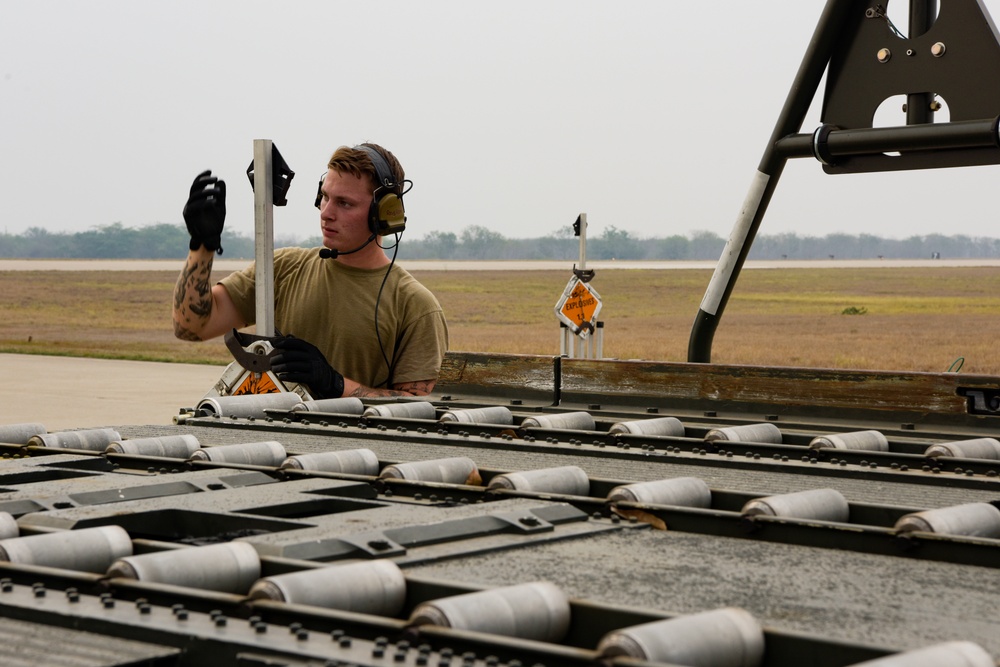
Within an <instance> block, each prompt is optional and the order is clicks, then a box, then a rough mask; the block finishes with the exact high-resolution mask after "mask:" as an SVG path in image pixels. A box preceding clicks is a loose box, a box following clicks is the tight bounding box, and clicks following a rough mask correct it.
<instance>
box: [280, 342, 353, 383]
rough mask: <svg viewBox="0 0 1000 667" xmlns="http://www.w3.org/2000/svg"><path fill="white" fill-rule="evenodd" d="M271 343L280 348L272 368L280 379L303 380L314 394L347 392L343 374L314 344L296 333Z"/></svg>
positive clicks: (287, 380)
mask: <svg viewBox="0 0 1000 667" xmlns="http://www.w3.org/2000/svg"><path fill="white" fill-rule="evenodd" d="M271 344H272V345H273V346H274V349H276V350H278V352H277V354H275V355H274V356H273V357H271V370H272V371H274V373H275V375H277V376H278V379H279V380H281V381H282V382H297V383H298V384H304V385H306V386H307V387H309V393H310V394H312V395H313V396H314V397H315V398H340V397H341V396H343V395H344V376H343V375H341V374H340V373H338V372H337V371H335V370H333V367H331V366H330V364H329V363H328V362H327V360H326V357H324V356H323V353H322V352H320V351H319V348H317V347H316V346H315V345H313V344H312V343H308V342H306V341H304V340H302V339H301V338H295V337H293V336H286V337H283V338H276V339H274V340H273V341H272V343H271Z"/></svg>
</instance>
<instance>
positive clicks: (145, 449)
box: [104, 434, 201, 459]
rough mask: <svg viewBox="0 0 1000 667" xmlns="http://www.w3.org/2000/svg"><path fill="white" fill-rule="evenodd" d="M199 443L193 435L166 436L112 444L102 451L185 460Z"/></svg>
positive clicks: (195, 449)
mask: <svg viewBox="0 0 1000 667" xmlns="http://www.w3.org/2000/svg"><path fill="white" fill-rule="evenodd" d="M199 447H201V443H200V442H198V438H196V437H195V436H193V435H187V434H185V435H168V436H164V437H162V438H135V439H132V440H122V441H121V442H112V443H111V444H110V445H108V447H107V449H105V450H104V451H105V452H107V453H115V454H136V455H138V456H162V457H164V458H168V459H187V458H189V457H190V456H191V455H192V454H194V453H195V452H196V451H197V450H198V448H199Z"/></svg>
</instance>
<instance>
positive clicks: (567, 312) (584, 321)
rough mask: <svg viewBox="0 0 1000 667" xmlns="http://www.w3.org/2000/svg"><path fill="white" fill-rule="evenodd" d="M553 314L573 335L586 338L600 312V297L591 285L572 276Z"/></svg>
mask: <svg viewBox="0 0 1000 667" xmlns="http://www.w3.org/2000/svg"><path fill="white" fill-rule="evenodd" d="M555 312H556V317H558V318H559V320H560V321H562V322H564V323H565V324H566V326H568V327H570V329H572V330H573V333H575V334H576V335H577V336H579V337H580V338H586V337H587V336H588V335H589V334H590V332H591V331H592V330H593V329H594V322H595V321H596V320H597V315H598V314H599V313H600V312H601V296H600V295H599V294H598V293H597V290H595V289H594V288H593V287H592V286H591V285H589V284H588V283H585V282H583V281H582V280H580V278H579V277H578V276H573V277H572V278H571V279H570V281H569V283H568V284H567V285H566V289H564V290H563V293H562V296H561V297H560V298H559V301H558V302H557V303H556V307H555Z"/></svg>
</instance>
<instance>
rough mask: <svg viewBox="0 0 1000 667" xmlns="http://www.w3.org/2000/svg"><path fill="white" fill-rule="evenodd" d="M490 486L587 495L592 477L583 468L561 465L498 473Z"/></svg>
mask: <svg viewBox="0 0 1000 667" xmlns="http://www.w3.org/2000/svg"><path fill="white" fill-rule="evenodd" d="M488 488H491V489H515V490H517V491H537V492H541V493H559V494H564V495H570V496H587V495H590V479H589V478H588V477H587V473H586V472H584V471H583V469H582V468H578V467H577V466H561V467H558V468H540V469H538V470H524V471H521V472H508V473H504V474H503V475H497V476H496V477H494V478H493V479H491V480H490V484H489V487H488Z"/></svg>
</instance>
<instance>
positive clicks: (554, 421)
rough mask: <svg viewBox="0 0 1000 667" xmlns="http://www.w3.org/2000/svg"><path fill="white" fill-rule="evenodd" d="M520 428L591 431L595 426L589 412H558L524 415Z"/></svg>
mask: <svg viewBox="0 0 1000 667" xmlns="http://www.w3.org/2000/svg"><path fill="white" fill-rule="evenodd" d="M521 427H522V428H530V427H536V428H561V429H568V430H573V431H593V430H595V429H596V428H597V424H596V422H594V416H593V415H591V414H590V413H589V412H560V413H558V414H554V415H535V416H534V417H525V418H524V420H523V421H522V422H521Z"/></svg>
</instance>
